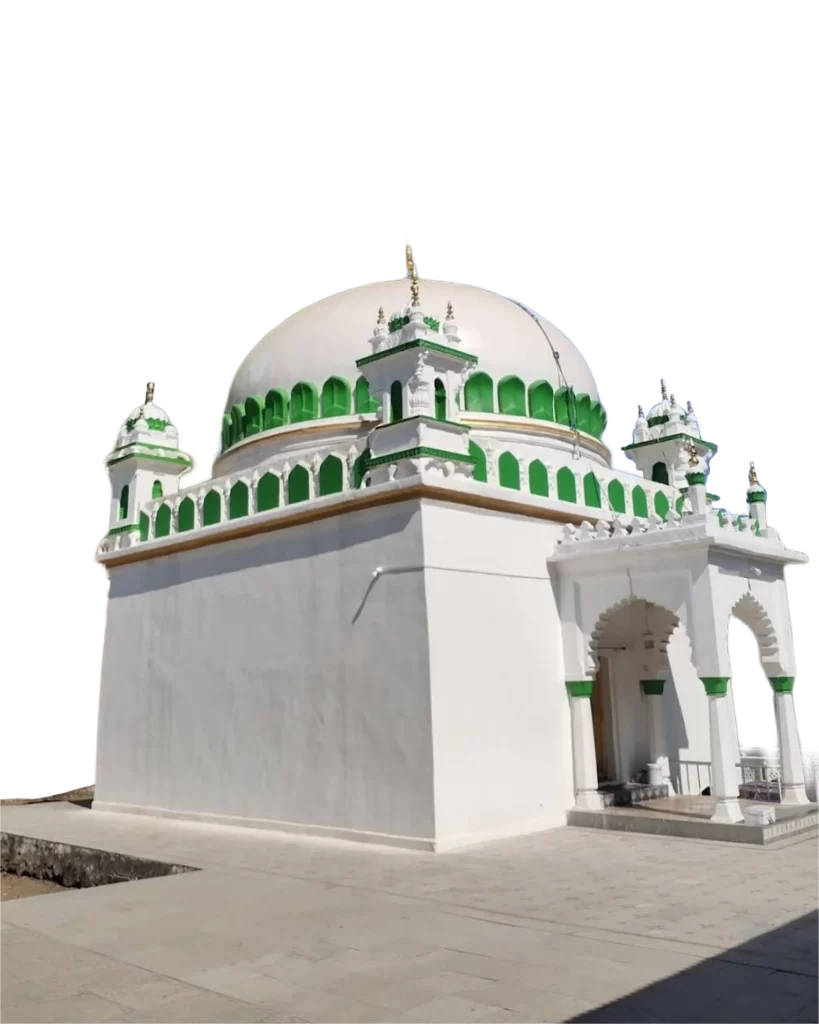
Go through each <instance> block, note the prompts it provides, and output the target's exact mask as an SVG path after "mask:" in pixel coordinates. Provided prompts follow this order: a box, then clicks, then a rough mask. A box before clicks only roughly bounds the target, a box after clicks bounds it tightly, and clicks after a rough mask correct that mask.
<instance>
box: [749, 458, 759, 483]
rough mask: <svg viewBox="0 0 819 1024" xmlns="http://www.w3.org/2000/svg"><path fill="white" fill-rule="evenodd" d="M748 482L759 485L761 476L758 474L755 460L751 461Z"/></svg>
mask: <svg viewBox="0 0 819 1024" xmlns="http://www.w3.org/2000/svg"><path fill="white" fill-rule="evenodd" d="M748 483H749V484H750V485H751V487H759V478H758V477H757V475H756V467H755V466H754V464H753V462H752V463H751V468H750V469H749V470H748Z"/></svg>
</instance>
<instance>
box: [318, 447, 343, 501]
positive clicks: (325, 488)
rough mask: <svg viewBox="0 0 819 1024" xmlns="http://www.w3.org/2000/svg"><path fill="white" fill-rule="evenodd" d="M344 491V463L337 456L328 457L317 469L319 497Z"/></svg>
mask: <svg viewBox="0 0 819 1024" xmlns="http://www.w3.org/2000/svg"><path fill="white" fill-rule="evenodd" d="M343 489H344V463H343V462H342V461H341V459H340V458H338V456H337V455H328V456H327V458H326V459H325V460H324V462H322V464H321V466H320V467H319V495H320V496H323V495H325V494H341V492H342V490H343Z"/></svg>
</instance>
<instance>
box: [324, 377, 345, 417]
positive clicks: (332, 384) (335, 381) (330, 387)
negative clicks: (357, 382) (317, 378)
mask: <svg viewBox="0 0 819 1024" xmlns="http://www.w3.org/2000/svg"><path fill="white" fill-rule="evenodd" d="M350 402H351V393H350V385H349V383H348V382H347V381H346V380H344V378H343V377H328V378H327V380H326V381H325V382H324V386H323V387H322V389H321V415H322V416H325V417H327V416H349V415H350Z"/></svg>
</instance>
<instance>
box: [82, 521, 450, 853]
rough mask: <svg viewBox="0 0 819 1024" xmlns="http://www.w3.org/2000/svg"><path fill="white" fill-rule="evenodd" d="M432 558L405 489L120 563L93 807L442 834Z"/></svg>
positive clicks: (361, 832) (415, 835)
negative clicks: (430, 624)
mask: <svg viewBox="0 0 819 1024" xmlns="http://www.w3.org/2000/svg"><path fill="white" fill-rule="evenodd" d="M422 555H423V551H422V539H421V514H420V510H419V506H418V503H417V502H407V503H403V504H401V505H396V506H388V507H385V508H381V509H370V510H366V511H362V512H359V513H356V514H354V515H344V516H338V517H334V518H330V519H327V520H323V521H319V522H315V523H311V524H305V525H302V526H295V527H292V528H290V529H286V530H281V531H276V532H272V533H267V534H260V535H258V536H256V537H250V538H246V539H241V540H235V541H229V542H225V543H222V544H218V545H214V546H211V547H206V548H201V549H195V550H188V551H185V552H179V553H177V554H172V555H168V556H166V557H160V558H156V559H152V560H150V561H145V562H138V563H135V564H132V565H126V566H123V567H120V568H114V569H112V572H111V585H110V600H109V608H108V623H107V630H106V642H105V654H104V661H103V680H102V693H101V704H100V723H99V739H98V767H97V793H96V796H97V803H96V806H98V807H105V806H110V805H117V806H120V805H127V806H128V808H129V809H132V810H142V811H144V812H146V813H155V812H157V811H159V812H166V813H173V814H182V815H192V816H199V817H203V818H205V819H217V820H218V819H220V818H223V817H230V818H241V819H245V820H246V821H248V822H250V821H252V820H263V821H266V822H271V823H272V822H278V823H280V824H283V825H284V826H286V827H290V826H292V827H298V828H300V829H303V830H305V831H310V830H316V831H321V830H322V829H325V830H339V832H340V834H341V833H344V832H345V831H347V832H349V833H350V834H351V837H356V838H366V836H367V834H369V833H374V834H376V836H377V835H380V834H385V835H389V836H394V837H395V836H397V837H409V838H410V839H419V840H429V839H430V838H431V837H432V836H433V834H434V819H433V783H432V739H431V725H430V705H429V672H428V640H427V627H426V608H425V594H424V581H423V574H421V573H415V574H405V575H387V576H384V577H382V578H379V579H377V580H376V581H373V578H372V572H373V570H374V569H375V568H376V567H377V566H379V565H384V564H389V563H401V564H408V563H419V562H421V561H422ZM376 588H377V589H376ZM353 834H355V835H353Z"/></svg>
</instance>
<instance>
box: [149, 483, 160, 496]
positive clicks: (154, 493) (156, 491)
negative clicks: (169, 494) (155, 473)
mask: <svg viewBox="0 0 819 1024" xmlns="http://www.w3.org/2000/svg"><path fill="white" fill-rule="evenodd" d="M151 497H152V498H161V497H162V481H161V480H154V483H153V486H152V487H151Z"/></svg>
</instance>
